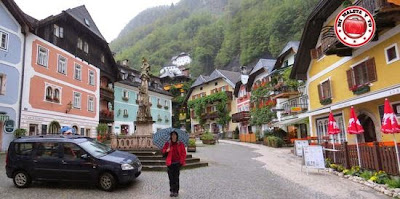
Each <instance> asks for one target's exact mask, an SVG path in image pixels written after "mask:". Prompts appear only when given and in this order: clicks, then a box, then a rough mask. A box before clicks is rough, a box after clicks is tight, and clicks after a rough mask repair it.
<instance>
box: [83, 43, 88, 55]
mask: <svg viewBox="0 0 400 199" xmlns="http://www.w3.org/2000/svg"><path fill="white" fill-rule="evenodd" d="M83 51H85V53H89V44H88V43H87V42H86V41H85V42H84V43H83Z"/></svg>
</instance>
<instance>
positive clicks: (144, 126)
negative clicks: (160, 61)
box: [135, 58, 154, 135]
mask: <svg viewBox="0 0 400 199" xmlns="http://www.w3.org/2000/svg"><path fill="white" fill-rule="evenodd" d="M149 73H150V65H149V64H148V63H147V60H146V59H145V58H143V61H142V66H141V74H140V79H141V84H140V87H139V97H138V102H139V109H138V112H137V117H136V121H135V126H136V131H135V135H152V134H153V123H154V121H153V118H152V116H151V112H150V107H151V103H150V98H149V81H150V74H149Z"/></svg>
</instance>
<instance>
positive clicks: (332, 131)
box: [328, 111, 340, 162]
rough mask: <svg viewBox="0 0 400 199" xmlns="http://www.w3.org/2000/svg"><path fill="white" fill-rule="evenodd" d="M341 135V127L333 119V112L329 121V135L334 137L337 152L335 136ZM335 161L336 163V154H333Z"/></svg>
mask: <svg viewBox="0 0 400 199" xmlns="http://www.w3.org/2000/svg"><path fill="white" fill-rule="evenodd" d="M339 133H340V129H339V126H338V125H337V123H336V121H335V118H334V117H333V114H332V111H331V112H330V113H329V119H328V135H332V139H333V150H335V135H337V134H339ZM333 161H334V162H336V154H335V151H334V152H333Z"/></svg>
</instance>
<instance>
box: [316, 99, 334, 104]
mask: <svg viewBox="0 0 400 199" xmlns="http://www.w3.org/2000/svg"><path fill="white" fill-rule="evenodd" d="M319 102H320V103H321V104H322V105H328V104H330V103H332V98H326V99H323V100H321V101H319Z"/></svg>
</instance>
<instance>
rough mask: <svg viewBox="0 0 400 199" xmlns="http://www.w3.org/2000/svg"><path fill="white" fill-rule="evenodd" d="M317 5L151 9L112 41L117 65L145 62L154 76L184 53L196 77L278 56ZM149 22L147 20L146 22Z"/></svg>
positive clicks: (256, 0)
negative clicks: (175, 56) (173, 57)
mask: <svg viewBox="0 0 400 199" xmlns="http://www.w3.org/2000/svg"><path fill="white" fill-rule="evenodd" d="M317 2H318V0H181V1H180V2H179V3H178V4H176V5H173V6H162V7H156V8H150V9H148V10H146V11H143V12H142V13H141V14H139V15H138V16H137V17H135V18H134V19H133V20H132V21H131V23H129V24H128V25H127V26H126V27H125V28H124V30H122V31H121V34H120V36H119V37H118V38H117V39H116V40H114V41H112V42H111V44H110V46H111V49H112V50H113V51H114V52H116V53H117V55H116V58H117V60H122V59H129V60H131V63H134V65H135V67H138V66H139V65H140V60H141V57H143V56H144V57H146V58H148V60H149V61H150V64H151V65H152V70H153V72H154V73H158V71H159V69H160V68H161V67H162V66H164V65H166V64H168V63H169V62H170V58H171V57H172V56H174V55H177V54H179V53H180V52H189V53H190V54H191V56H192V58H193V63H192V64H191V72H192V74H193V75H194V76H197V75H199V74H203V73H210V72H211V71H212V70H214V69H215V68H225V69H230V68H232V67H237V66H236V65H247V64H250V63H252V62H253V61H254V60H256V59H257V58H260V57H265V56H266V55H267V56H270V54H272V55H273V56H276V55H277V54H278V53H279V52H280V50H281V49H282V48H283V46H284V45H285V44H286V42H287V41H290V40H298V39H299V38H300V36H301V31H302V29H303V25H304V23H305V21H306V19H307V17H308V15H309V13H310V12H311V10H312V9H311V8H313V7H314V6H315V5H316V3H317ZM144 18H146V19H144Z"/></svg>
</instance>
